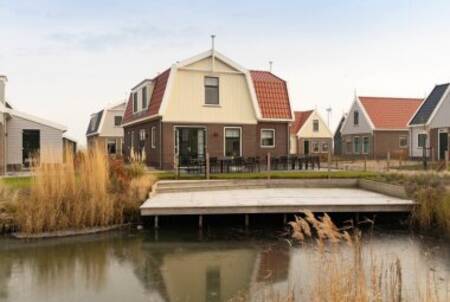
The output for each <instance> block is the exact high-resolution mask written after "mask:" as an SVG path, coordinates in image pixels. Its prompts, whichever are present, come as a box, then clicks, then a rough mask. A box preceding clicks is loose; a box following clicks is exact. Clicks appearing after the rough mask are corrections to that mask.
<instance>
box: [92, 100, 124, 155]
mask: <svg viewBox="0 0 450 302" xmlns="http://www.w3.org/2000/svg"><path fill="white" fill-rule="evenodd" d="M125 107H126V102H121V103H120V104H116V105H112V106H108V107H106V108H104V109H102V110H100V111H99V112H97V113H93V114H92V115H91V119H90V120H89V125H88V129H87V131H86V140H87V146H88V149H92V148H93V147H94V146H98V147H99V148H100V149H102V150H105V152H107V153H108V154H109V155H122V146H123V128H122V118H123V114H124V112H125Z"/></svg>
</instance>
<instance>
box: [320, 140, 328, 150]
mask: <svg viewBox="0 0 450 302" xmlns="http://www.w3.org/2000/svg"><path fill="white" fill-rule="evenodd" d="M324 145H327V146H328V147H327V150H324V149H323V146H324ZM320 150H321V151H322V153H328V152H329V151H330V143H329V142H322V143H321V144H320Z"/></svg>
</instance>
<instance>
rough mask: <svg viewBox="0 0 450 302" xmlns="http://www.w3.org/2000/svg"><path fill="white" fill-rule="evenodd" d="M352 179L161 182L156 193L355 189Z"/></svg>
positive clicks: (354, 182)
mask: <svg viewBox="0 0 450 302" xmlns="http://www.w3.org/2000/svg"><path fill="white" fill-rule="evenodd" d="M356 184H357V181H356V180H352V179H329V180H326V179H273V180H267V179H240V180H189V181H160V182H158V184H157V186H156V188H155V189H156V190H155V193H169V192H171V193H173V192H193V191H214V190H235V189H255V188H298V187H304V188H307V187H311V188H312V187H314V188H316V187H336V186H337V187H343V186H344V187H354V186H356Z"/></svg>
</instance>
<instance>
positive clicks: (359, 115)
mask: <svg viewBox="0 0 450 302" xmlns="http://www.w3.org/2000/svg"><path fill="white" fill-rule="evenodd" d="M355 113H356V115H357V116H358V123H355ZM360 120H361V114H360V112H359V110H353V126H355V127H358V126H359V122H360Z"/></svg>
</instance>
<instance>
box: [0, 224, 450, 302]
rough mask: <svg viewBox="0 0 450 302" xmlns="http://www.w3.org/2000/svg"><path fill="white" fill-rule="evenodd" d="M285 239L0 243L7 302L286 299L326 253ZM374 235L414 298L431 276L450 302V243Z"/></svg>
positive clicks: (229, 234)
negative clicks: (265, 294)
mask: <svg viewBox="0 0 450 302" xmlns="http://www.w3.org/2000/svg"><path fill="white" fill-rule="evenodd" d="M267 234H269V235H267ZM279 234H280V232H279V231H278V232H277V231H276V230H273V231H270V230H261V231H252V232H251V233H250V234H248V233H246V232H244V231H241V230H231V231H230V230H218V231H212V232H208V233H206V234H200V233H198V232H197V231H188V230H172V231H165V232H162V231H159V232H158V233H157V234H155V233H154V232H153V231H143V232H125V231H123V232H112V233H105V234H101V235H91V236H84V237H78V238H64V239H51V240H40V241H31V242H21V241H17V240H12V239H6V238H3V239H1V238H0V301H14V302H21V301H35V302H41V301H42V302H43V301H45V302H52V301H55V302H60V301H66V302H67V301H98V302H101V301H105V302H106V301H195V302H201V301H228V300H229V299H231V298H234V297H239V296H240V295H242V297H246V298H245V300H258V297H261V296H260V291H262V290H267V288H270V290H271V291H272V292H275V293H280V295H282V296H283V295H287V294H288V293H289V292H290V291H294V292H295V290H300V288H302V284H305V283H307V282H308V277H309V276H310V273H311V272H310V271H311V270H312V269H313V261H312V260H311V259H313V257H312V255H314V254H315V253H316V252H317V251H316V250H315V248H313V247H308V246H305V245H292V246H291V245H290V243H289V242H288V241H287V240H286V239H283V238H279V237H277V235H279ZM371 237H372V238H371V239H370V243H369V244H368V246H370V250H371V251H372V252H373V253H374V254H376V255H377V257H379V259H384V260H387V259H390V258H393V257H398V258H399V259H400V260H401V267H402V278H403V288H404V292H405V295H407V294H408V293H411V294H412V295H414V290H415V289H416V285H417V282H422V281H418V280H421V278H422V277H424V276H432V278H433V280H435V282H436V284H437V286H436V290H437V291H438V292H439V294H440V296H441V298H443V299H444V300H443V301H450V300H449V297H450V292H449V290H450V289H449V287H450V281H449V280H450V245H449V243H448V241H445V240H443V241H439V240H437V239H435V238H427V237H419V236H414V235H411V234H410V233H408V232H406V231H395V232H394V231H387V230H377V231H376V232H374V233H373V234H372V235H371ZM297 296H300V293H299V294H298V295H297Z"/></svg>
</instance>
